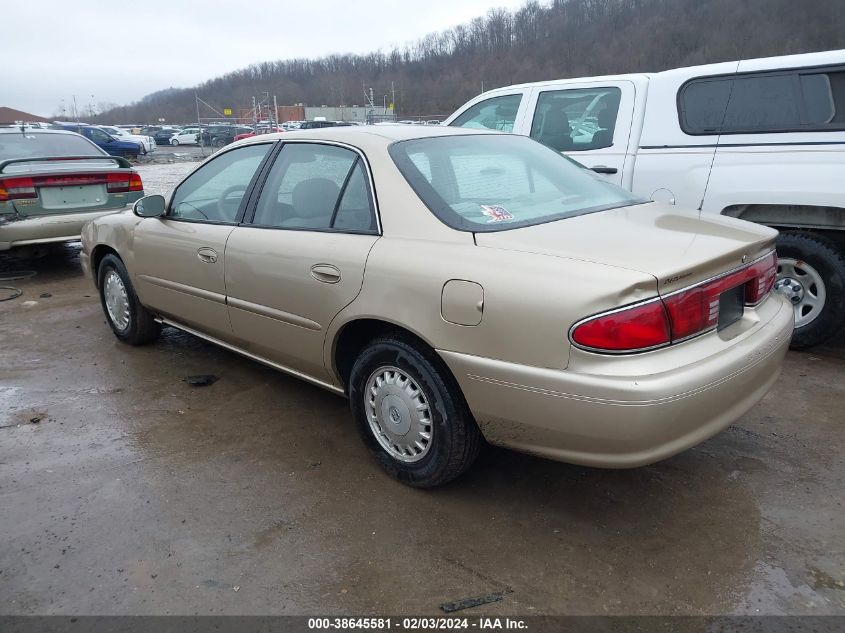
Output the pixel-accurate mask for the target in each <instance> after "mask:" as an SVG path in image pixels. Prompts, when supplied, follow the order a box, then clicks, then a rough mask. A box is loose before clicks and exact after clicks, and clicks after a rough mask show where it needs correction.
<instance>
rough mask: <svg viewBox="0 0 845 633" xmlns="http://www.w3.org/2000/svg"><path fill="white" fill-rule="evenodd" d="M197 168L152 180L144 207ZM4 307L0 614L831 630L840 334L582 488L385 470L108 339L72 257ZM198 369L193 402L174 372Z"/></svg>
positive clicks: (509, 475) (319, 434)
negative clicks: (731, 621) (760, 389)
mask: <svg viewBox="0 0 845 633" xmlns="http://www.w3.org/2000/svg"><path fill="white" fill-rule="evenodd" d="M192 166H193V164H175V165H169V166H168V165H164V166H158V165H148V166H142V167H141V172H142V175H143V177H144V180H145V184H146V185H147V190H148V192H150V193H153V192H156V193H158V192H163V190H164V189H166V188H168V187H170V186H172V184H174V182H175V181H176V180H178V178H179V177H180V176H179V175H178V174H177V173H176V171H177V169H182V168H184V169H185V170H187V169H190V168H191V167H192ZM13 268H15V269H19V268H30V269H34V270H35V271H36V272H37V275H36V276H35V277H34V278H32V279H29V280H23V281H19V282H15V283H16V285H18V286H19V287H20V288H21V289H22V290H23V295H22V296H21V297H20V298H18V299H15V300H13V301H7V302H2V303H0V349H2V355H0V358H2V362H0V535H2V536H0V605H2V606H0V613H5V614H152V613H179V614H193V613H201V614H210V613H227V614H245V613H255V614H306V613H307V614H325V613H333V614H345V613H348V614H396V613H416V614H437V613H439V610H438V605H440V604H441V603H443V602H447V601H452V600H460V599H462V598H468V597H473V596H478V595H483V594H487V593H491V592H496V591H504V590H505V589H506V588H510V589H512V593H509V594H507V595H506V596H505V597H504V599H503V600H502V601H501V602H498V603H495V604H491V605H486V606H483V607H479V608H476V609H472V610H470V611H467V612H464V613H466V614H467V615H479V614H491V615H499V614H726V613H743V614H780V613H789V614H845V538H843V536H842V535H843V529H842V526H843V525H845V509H843V505H842V504H843V495H842V490H843V475H844V474H845V461H844V460H843V444H845V442H843V422H845V378H843V376H845V372H844V371H843V370H845V337H840V338H839V339H837V340H836V341H833V342H832V343H831V344H829V345H826V346H824V347H822V348H819V349H816V350H813V351H812V352H801V353H799V352H790V353H789V355H788V356H787V359H786V365H785V368H784V373H783V375H782V377H781V378H780V380H779V381H778V383H777V385H776V386H775V388H774V389H773V390H772V392H771V393H769V394H768V395H767V396H766V397H765V398H764V400H763V401H762V402H761V403H760V404H759V405H758V406H756V407H755V408H754V409H753V410H752V411H751V412H750V413H748V414H747V415H746V416H744V417H743V418H742V419H741V420H740V421H739V422H738V423H737V424H736V425H734V426H733V427H731V428H730V429H728V430H727V431H725V432H723V433H721V434H719V435H718V436H716V437H714V438H713V439H711V440H709V441H707V442H705V443H704V444H702V445H701V446H699V447H697V448H695V449H692V450H689V451H686V452H685V453H683V454H681V455H678V456H676V457H674V458H672V459H669V460H667V461H664V462H661V463H659V464H656V465H653V466H649V467H645V468H639V469H633V470H623V471H603V470H597V469H590V468H583V467H579V466H571V465H567V464H560V463H555V462H550V461H545V460H542V459H537V458H533V457H528V456H524V455H519V454H516V453H512V452H508V451H505V450H498V449H489V450H486V451H485V452H484V453H483V454H482V457H481V458H480V460H479V462H478V463H477V464H476V466H475V467H474V468H473V469H472V470H471V471H470V472H469V473H468V474H467V475H466V476H465V477H463V478H461V479H460V480H458V481H456V482H454V483H452V484H450V485H449V486H447V487H445V488H442V489H439V490H433V491H418V490H412V489H409V488H406V487H404V486H402V485H401V484H398V483H396V482H394V481H393V480H391V479H389V478H388V477H386V476H385V475H384V474H383V473H382V472H381V470H380V469H379V468H378V467H377V465H376V464H375V463H374V462H373V461H372V460H371V459H370V457H369V456H368V454H367V452H366V450H365V449H364V447H363V446H362V444H361V442H360V440H359V439H358V437H357V435H356V432H355V430H354V429H353V427H352V424H351V421H350V416H349V412H348V409H347V404H346V402H345V401H344V400H343V399H341V398H339V397H336V396H333V395H331V394H328V393H326V392H323V391H321V390H320V389H318V388H315V387H312V386H309V385H307V384H305V383H303V382H300V381H297V380H296V379H293V378H290V377H287V376H285V375H282V374H280V373H278V372H275V371H273V370H271V369H268V368H265V367H263V366H261V365H258V364H256V363H254V362H251V361H249V360H246V359H244V358H241V357H239V356H237V355H235V354H232V353H229V352H226V351H224V350H222V349H219V348H216V347H214V346H213V345H211V344H208V343H205V342H203V341H201V340H199V339H197V338H194V337H192V336H190V335H186V334H182V333H179V332H177V331H175V330H171V329H168V330H165V333H164V335H163V336H162V338H161V340H160V341H159V342H158V343H156V344H154V345H150V346H146V347H140V348H132V347H128V346H126V345H122V344H120V343H119V342H117V341H116V339H115V338H114V336H113V335H112V334H111V331H110V330H109V328H108V326H107V325H106V324H105V321H104V318H103V315H102V312H101V309H100V306H99V301H98V299H97V296H96V291H95V289H94V288H93V286H92V285H90V284H89V282H88V281H87V280H85V279H83V278H82V276H81V272H80V268H79V259H78V246H72V245H71V246H67V247H62V248H59V249H56V250H55V252H53V253H52V254H51V255H50V256H48V257H45V258H43V259H40V260H35V261H29V262H20V261H15V260H12V259H10V258H9V257H0V270H10V269H13ZM197 374H215V375H216V376H218V377H219V380H217V382H215V383H214V384H212V385H210V386H206V387H192V386H189V385H188V384H186V383H185V382H183V378H185V377H186V376H190V375H197Z"/></svg>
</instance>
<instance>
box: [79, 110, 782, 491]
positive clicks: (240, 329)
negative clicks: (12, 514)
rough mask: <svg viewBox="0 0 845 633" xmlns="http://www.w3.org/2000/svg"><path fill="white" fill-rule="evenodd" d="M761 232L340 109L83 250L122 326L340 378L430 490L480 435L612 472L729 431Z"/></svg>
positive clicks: (226, 159) (100, 225) (758, 345)
mask: <svg viewBox="0 0 845 633" xmlns="http://www.w3.org/2000/svg"><path fill="white" fill-rule="evenodd" d="M279 145H281V146H280V147H279ZM375 191H378V198H376V196H375ZM776 234H777V233H776V231H774V230H772V229H770V228H767V227H763V226H760V225H756V224H751V223H749V222H744V221H742V220H738V219H735V218H729V217H718V216H715V215H714V216H699V214H697V213H695V212H688V211H684V210H681V209H678V208H677V207H673V206H671V205H666V204H662V203H655V202H649V201H647V200H644V199H642V198H638V197H635V196H633V195H632V194H630V193H629V192H627V191H625V190H624V189H622V188H620V187H617V186H615V185H612V184H610V183H608V182H606V181H604V180H603V179H601V178H600V177H598V176H596V175H594V174H592V173H591V172H589V171H588V170H585V169H583V168H581V167H580V166H578V165H576V164H575V163H574V162H572V161H570V160H569V159H567V158H564V157H562V156H560V154H558V153H557V152H555V151H552V150H550V149H548V148H547V147H544V146H543V145H541V144H539V143H537V142H535V141H532V140H531V139H528V138H524V137H521V136H514V135H503V134H495V133H490V132H473V131H470V130H456V129H455V128H444V127H439V126H438V127H434V126H402V125H395V126H391V127H387V126H385V127H379V128H373V127H359V126H356V127H353V128H332V129H326V130H309V131H303V132H287V133H285V134H279V135H275V134H268V135H264V136H256V137H253V138H251V139H246V140H244V141H239V142H238V143H236V144H233V145H231V146H229V147H227V148H225V149H223V150H221V151H220V152H217V153H216V154H215V155H214V156H213V157H212V158H210V159H209V160H207V161H205V162H204V163H203V164H202V165H201V166H200V167H198V168H197V169H196V170H195V171H194V172H193V173H191V174H190V175H189V176H187V177H186V178H185V179H184V180H183V181H182V182H181V183H180V184H179V185H177V187H176V189H175V190H174V191H173V192H172V193H171V194H170V195H169V196H168V198H167V199H165V198H164V197H162V196H148V197H146V198H143V199H142V200H140V201H138V203H136V205H135V208H134V214H131V213H123V214H119V215H116V216H110V217H107V218H101V219H98V220H95V221H94V222H92V223H90V224H88V225H87V226H86V228H85V230H84V234H83V249H82V255H81V261H82V266H83V269H84V270H85V272H86V274H87V275H88V276H89V277H91V278H93V279H94V280H95V282H96V284H97V288H98V289H99V292H100V296H101V299H102V303H103V307H104V311H105V314H106V318H107V321H108V323H109V324H110V326H111V328H112V330H113V331H114V333H115V335H116V336H117V338H118V339H120V340H122V341H124V342H127V343H131V344H142V343H148V342H151V341H153V340H155V339H156V338H157V337H158V335H159V332H160V330H161V326H162V324H168V325H173V326H175V327H177V328H180V329H183V330H185V331H187V332H190V333H193V334H196V335H198V336H200V337H202V338H205V339H207V340H209V341H212V342H215V343H217V344H220V345H223V346H224V347H226V348H227V349H230V350H233V351H236V352H239V353H242V354H245V355H246V356H248V357H250V358H252V359H254V360H258V361H261V362H264V363H266V364H268V365H270V366H272V367H275V368H277V369H280V370H282V371H286V372H289V373H291V374H293V375H294V376H297V377H299V378H302V379H304V380H307V381H309V382H311V383H314V384H316V385H319V386H321V387H324V388H326V389H328V390H330V391H332V392H334V393H337V394H343V395H346V396H347V397H348V398H349V400H350V405H351V409H352V414H353V418H354V420H355V423H356V425H357V427H358V430H359V431H360V433H361V436H362V437H363V439H364V442H365V443H366V445H367V446H368V448H369V449H370V451H371V452H372V453H373V455H374V456H375V458H376V459H377V460H378V462H379V463H380V464H381V465H382V466H383V467H384V468H385V469H386V470H387V471H388V472H389V473H390V474H391V475H393V476H395V477H397V478H399V479H400V480H402V481H404V482H406V483H408V484H411V485H413V486H421V487H424V486H434V485H438V484H442V483H444V482H446V481H448V480H450V479H452V478H454V477H456V476H457V475H459V474H460V473H461V472H463V471H464V470H465V469H466V468H468V467H469V466H470V464H471V463H472V461H473V459H474V458H475V456H476V453H477V451H478V447H479V444H480V442H481V440H482V437H484V438H486V440H487V441H489V442H491V443H494V444H500V445H502V446H507V447H510V448H514V449H517V450H523V451H527V452H530V453H533V454H536V455H542V456H546V457H549V458H552V459H558V460H563V461H568V462H574V463H579V464H587V465H591V466H603V467H629V466H637V465H640V464H647V463H650V462H654V461H656V460H660V459H663V458H665V457H668V456H670V455H673V454H675V453H677V452H679V451H682V450H684V449H685V448H687V447H690V446H692V445H694V444H697V443H699V442H701V441H703V440H704V439H706V438H707V437H709V436H711V435H713V434H715V433H717V432H718V431H720V430H721V429H724V428H725V427H726V426H728V425H729V424H730V423H731V422H733V421H734V420H736V419H737V418H738V417H739V416H741V415H742V414H743V413H744V412H745V411H747V410H748V409H749V408H750V407H752V406H753V405H754V404H755V403H756V402H757V401H758V400H759V399H760V398H761V397H762V396H763V394H765V393H766V391H767V390H768V389H769V388H770V387H771V385H772V384H773V383H774V381H775V379H776V378H777V375H778V373H779V370H780V367H781V362H782V359H783V357H784V354H785V353H786V349H787V347H788V345H789V337H790V334H791V332H792V325H793V313H792V308H791V306H790V305H789V302H788V301H786V299H785V298H784V297H783V296H782V295H779V294H772V293H771V292H770V290H771V287H772V283H773V282H774V277H775V272H776V257H775V253H774V243H775V237H776Z"/></svg>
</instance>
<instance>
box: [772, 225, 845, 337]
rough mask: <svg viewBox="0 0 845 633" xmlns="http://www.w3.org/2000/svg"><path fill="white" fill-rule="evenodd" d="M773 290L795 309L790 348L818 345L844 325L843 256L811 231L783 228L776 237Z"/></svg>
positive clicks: (844, 269) (844, 272) (844, 273)
mask: <svg viewBox="0 0 845 633" xmlns="http://www.w3.org/2000/svg"><path fill="white" fill-rule="evenodd" d="M777 251H778V277H777V281H776V282H775V290H777V291H778V292H780V293H782V294H784V295H785V296H786V297H787V298H788V299H789V301H790V302H791V303H792V308H793V310H794V311H795V332H794V333H793V335H792V348H793V349H804V348H807V347H812V346H814V345H818V344H819V343H822V342H824V341H826V340H827V339H829V338H830V337H832V336H833V335H834V334H836V333H837V332H838V331H839V330H840V329H841V328H842V326H843V324H845V259H843V256H842V254H841V253H840V252H839V250H838V249H837V248H836V246H835V245H834V244H833V243H832V242H830V241H829V240H827V239H825V238H824V237H822V236H820V235H817V234H815V233H805V232H800V231H786V232H784V233H781V235H780V236H779V237H778V243H777Z"/></svg>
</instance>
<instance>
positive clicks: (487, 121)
mask: <svg viewBox="0 0 845 633" xmlns="http://www.w3.org/2000/svg"><path fill="white" fill-rule="evenodd" d="M520 102H522V94H521V93H520V94H515V95H505V96H502V97H493V98H492V99H487V100H486V101H481V102H480V103H476V104H475V105H474V106H471V107H470V108H468V109H467V110H466V111H465V112H463V113H462V114H461V115H460V116H458V118H456V119H455V120H454V121H452V122H451V123H450V124H449V125H451V126H453V127H467V128H472V129H482V130H483V129H487V130H499V131H500V132H512V131H513V124H514V121H516V113H517V111H518V110H519V104H520Z"/></svg>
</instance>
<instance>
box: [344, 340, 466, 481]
mask: <svg viewBox="0 0 845 633" xmlns="http://www.w3.org/2000/svg"><path fill="white" fill-rule="evenodd" d="M349 401H350V406H351V408H352V415H353V417H354V419H355V423H356V426H357V428H358V431H359V433H360V434H361V437H362V438H363V440H364V443H365V444H366V445H367V448H368V449H369V450H370V452H371V453H372V455H373V456H374V457H375V459H376V461H378V463H379V464H381V466H382V468H384V469H385V470H386V471H387V472H388V473H389V474H390V475H391V476H393V477H395V478H396V479H398V480H399V481H401V482H402V483H405V484H408V485H409V486H414V487H416V488H431V487H434V486H439V485H442V484H445V483H447V482H449V481H451V480H453V479H455V478H456V477H458V476H459V475H461V474H462V473H463V472H464V471H466V470H467V469H468V468H469V467H470V466H471V465H472V463H473V462H474V461H475V458H476V457H477V456H478V451H479V447H480V444H481V432H480V431H479V429H478V426H477V425H476V423H475V420H474V419H473V417H472V414H471V413H470V411H469V407H468V406H467V404H466V401H465V400H464V397H463V394H462V393H461V391H460V389H459V387H458V385H457V384H456V383H455V380H454V378H453V377H452V375H451V374H450V373H449V371H448V369H447V368H446V366H445V365H444V364H443V361H442V360H441V359H440V358H439V357H437V356H436V355H435V354H434V353H433V352H431V351H430V350H427V349H423V348H422V346H421V345H419V344H418V343H415V342H413V341H411V340H408V339H405V338H402V337H399V336H388V337H384V338H379V339H376V340H374V341H372V342H371V343H370V344H369V345H368V346H367V347H366V348H365V349H364V350H363V351H362V352H361V353H360V355H359V356H358V358H357V359H356V361H355V364H354V365H353V367H352V372H351V374H350V378H349Z"/></svg>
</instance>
